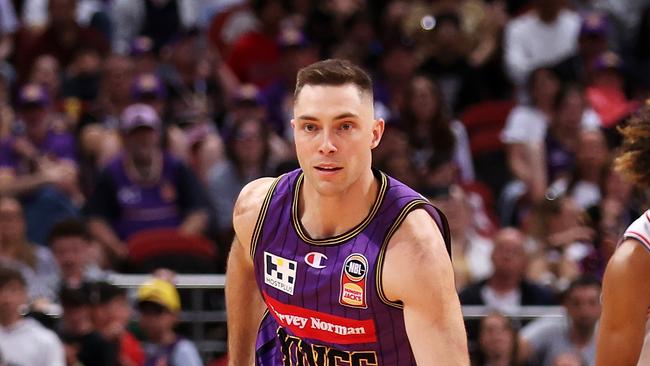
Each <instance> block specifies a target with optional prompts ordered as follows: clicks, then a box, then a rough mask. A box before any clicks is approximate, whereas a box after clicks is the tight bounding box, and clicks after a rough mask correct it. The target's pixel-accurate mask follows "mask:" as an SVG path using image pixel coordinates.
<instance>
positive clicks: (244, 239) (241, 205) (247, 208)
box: [232, 178, 275, 253]
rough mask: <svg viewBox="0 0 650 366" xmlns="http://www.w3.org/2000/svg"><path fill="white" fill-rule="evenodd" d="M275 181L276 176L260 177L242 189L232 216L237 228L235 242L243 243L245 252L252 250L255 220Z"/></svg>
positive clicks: (236, 243) (237, 243) (234, 225)
mask: <svg viewBox="0 0 650 366" xmlns="http://www.w3.org/2000/svg"><path fill="white" fill-rule="evenodd" d="M274 181H275V179H274V178H260V179H256V180H254V181H252V182H250V183H248V184H247V185H246V186H245V187H244V188H243V189H242V190H241V192H240V193H239V197H238V198H237V201H236V202H235V207H234V209H233V218H232V222H233V228H234V229H235V241H234V243H233V244H234V245H242V246H243V249H244V250H245V253H248V252H250V247H251V238H252V236H253V230H254V229H255V222H256V221H257V217H258V216H259V214H260V210H261V209H262V205H263V204H264V199H265V197H266V195H267V193H268V192H269V189H270V188H271V185H272V184H273V182H274Z"/></svg>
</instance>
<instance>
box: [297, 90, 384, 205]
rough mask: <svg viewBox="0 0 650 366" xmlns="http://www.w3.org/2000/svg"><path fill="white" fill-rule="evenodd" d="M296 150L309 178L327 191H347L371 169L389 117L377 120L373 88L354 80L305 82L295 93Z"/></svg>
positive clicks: (329, 193)
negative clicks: (332, 83)
mask: <svg viewBox="0 0 650 366" xmlns="http://www.w3.org/2000/svg"><path fill="white" fill-rule="evenodd" d="M293 112H294V119H293V120H292V121H291V126H292V128H293V131H294V141H295V144H296V153H297V156H298V161H299V162H300V166H301V167H302V169H303V171H304V172H305V178H306V181H309V182H311V184H312V185H313V186H314V187H315V188H316V190H317V191H318V192H319V193H320V194H323V195H335V194H342V193H345V192H346V191H348V190H349V189H350V188H351V186H352V185H353V184H355V183H357V182H358V181H359V179H360V178H361V177H362V175H363V174H368V173H369V168H370V163H371V150H372V149H374V148H375V147H376V146H377V145H378V144H379V141H380V140H381V136H382V134H383V131H384V121H383V120H375V119H374V110H373V100H372V96H371V94H370V93H367V92H362V91H361V90H360V89H359V87H357V86H356V85H354V84H352V83H348V84H344V85H340V86H330V85H305V86H304V87H303V88H302V89H301V90H300V92H299V94H298V95H297V96H296V101H295V104H294V110H293Z"/></svg>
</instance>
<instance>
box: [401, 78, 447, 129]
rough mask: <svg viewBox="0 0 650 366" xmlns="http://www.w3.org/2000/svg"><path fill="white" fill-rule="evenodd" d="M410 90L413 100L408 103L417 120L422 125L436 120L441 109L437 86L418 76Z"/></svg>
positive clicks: (412, 82)
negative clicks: (436, 90)
mask: <svg viewBox="0 0 650 366" xmlns="http://www.w3.org/2000/svg"><path fill="white" fill-rule="evenodd" d="M410 88H411V91H410V94H411V100H410V101H407V103H409V107H410V109H411V111H413V114H414V115H415V118H416V119H417V120H418V121H419V122H421V123H422V122H428V121H430V120H432V119H433V118H435V116H436V114H437V113H438V109H439V108H440V100H438V98H437V96H436V92H435V88H436V86H435V85H434V84H433V82H432V81H431V80H430V79H428V78H426V77H424V76H416V77H415V78H413V80H412V81H411V86H410Z"/></svg>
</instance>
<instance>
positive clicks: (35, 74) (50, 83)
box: [29, 54, 62, 103]
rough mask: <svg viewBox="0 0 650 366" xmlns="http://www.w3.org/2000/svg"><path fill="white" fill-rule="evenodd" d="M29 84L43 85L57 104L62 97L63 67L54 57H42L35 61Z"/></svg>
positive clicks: (45, 55)
mask: <svg viewBox="0 0 650 366" xmlns="http://www.w3.org/2000/svg"><path fill="white" fill-rule="evenodd" d="M29 82H30V83H35V84H38V85H41V86H42V87H44V88H45V90H46V92H47V95H49V96H50V98H51V99H52V101H54V102H55V103H56V102H57V101H58V100H59V98H60V97H61V86H62V79H61V66H60V65H59V61H58V60H57V59H56V58H55V57H54V56H52V55H47V54H44V55H40V56H38V57H37V58H36V60H34V65H33V66H32V69H31V70H30V73H29Z"/></svg>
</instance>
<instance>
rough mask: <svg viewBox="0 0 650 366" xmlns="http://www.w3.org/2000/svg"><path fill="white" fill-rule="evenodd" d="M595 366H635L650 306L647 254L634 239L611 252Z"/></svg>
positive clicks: (604, 284) (649, 261)
mask: <svg viewBox="0 0 650 366" xmlns="http://www.w3.org/2000/svg"><path fill="white" fill-rule="evenodd" d="M602 303H603V312H602V315H601V320H600V326H599V335H598V345H597V365H610V364H613V363H612V362H614V363H615V364H617V365H636V362H637V358H638V356H639V352H640V350H641V346H642V343H643V337H644V333H645V324H646V320H647V312H648V307H649V306H650V252H648V250H647V249H646V248H644V247H643V245H642V244H641V243H639V242H637V241H636V240H634V239H628V240H626V241H624V242H623V243H622V244H621V246H620V247H619V248H618V249H617V250H616V252H614V255H613V256H612V258H611V260H610V261H609V263H608V265H607V270H606V271H605V277H604V279H603V294H602Z"/></svg>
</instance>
